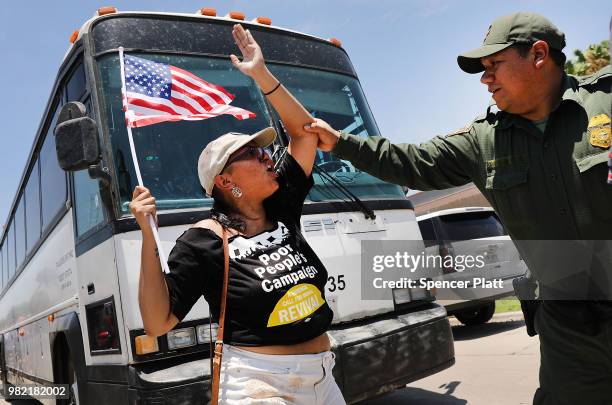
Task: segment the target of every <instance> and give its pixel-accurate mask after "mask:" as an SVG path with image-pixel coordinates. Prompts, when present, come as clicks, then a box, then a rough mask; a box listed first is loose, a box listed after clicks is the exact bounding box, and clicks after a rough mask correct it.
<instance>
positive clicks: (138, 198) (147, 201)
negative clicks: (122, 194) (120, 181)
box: [130, 186, 158, 230]
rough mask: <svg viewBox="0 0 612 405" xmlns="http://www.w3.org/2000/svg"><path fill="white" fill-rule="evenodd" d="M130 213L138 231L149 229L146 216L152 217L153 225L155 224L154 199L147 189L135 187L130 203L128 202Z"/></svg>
mask: <svg viewBox="0 0 612 405" xmlns="http://www.w3.org/2000/svg"><path fill="white" fill-rule="evenodd" d="M130 211H132V214H133V215H134V218H136V222H138V225H139V226H140V229H142V230H145V229H149V220H148V218H147V214H149V215H153V218H154V219H155V223H158V222H157V209H156V208H155V197H153V196H151V193H150V192H149V189H148V188H146V187H142V186H136V188H134V192H133V193H132V201H131V202H130Z"/></svg>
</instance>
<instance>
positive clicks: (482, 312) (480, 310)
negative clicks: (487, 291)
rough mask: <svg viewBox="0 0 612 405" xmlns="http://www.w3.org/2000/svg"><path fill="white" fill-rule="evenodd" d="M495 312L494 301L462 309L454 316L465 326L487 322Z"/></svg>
mask: <svg viewBox="0 0 612 405" xmlns="http://www.w3.org/2000/svg"><path fill="white" fill-rule="evenodd" d="M494 313H495V301H491V302H488V303H486V304H484V305H481V306H478V307H475V308H470V309H466V310H463V311H461V312H459V313H457V314H455V318H457V319H458V320H459V322H461V323H462V324H464V325H466V326H472V325H480V324H483V323H487V322H489V320H491V318H493V314H494Z"/></svg>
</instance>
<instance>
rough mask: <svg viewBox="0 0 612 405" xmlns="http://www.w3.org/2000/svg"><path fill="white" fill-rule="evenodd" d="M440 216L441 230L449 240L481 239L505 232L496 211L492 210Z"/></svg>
mask: <svg viewBox="0 0 612 405" xmlns="http://www.w3.org/2000/svg"><path fill="white" fill-rule="evenodd" d="M439 218H440V224H441V228H442V229H441V231H442V232H443V233H444V239H447V240H456V241H460V240H469V239H480V238H489V237H493V236H501V235H504V234H505V231H504V227H503V226H502V224H501V223H500V222H499V221H498V220H497V217H496V216H495V213H493V212H490V211H486V212H465V213H461V214H450V215H442V216H440V217H439Z"/></svg>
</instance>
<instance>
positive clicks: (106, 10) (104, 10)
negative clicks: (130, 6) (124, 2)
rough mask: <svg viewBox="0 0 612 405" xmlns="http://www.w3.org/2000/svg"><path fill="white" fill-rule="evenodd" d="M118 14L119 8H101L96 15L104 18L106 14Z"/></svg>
mask: <svg viewBox="0 0 612 405" xmlns="http://www.w3.org/2000/svg"><path fill="white" fill-rule="evenodd" d="M116 12H117V7H113V6H107V7H100V8H99V9H98V11H97V13H96V14H98V16H102V15H106V14H114V13H116Z"/></svg>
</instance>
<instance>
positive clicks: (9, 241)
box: [6, 221, 15, 280]
mask: <svg viewBox="0 0 612 405" xmlns="http://www.w3.org/2000/svg"><path fill="white" fill-rule="evenodd" d="M6 248H7V252H6V253H7V254H8V276H9V280H10V279H11V278H12V277H13V274H15V229H14V227H13V221H11V225H10V226H9V231H8V234H7V238H6Z"/></svg>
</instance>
